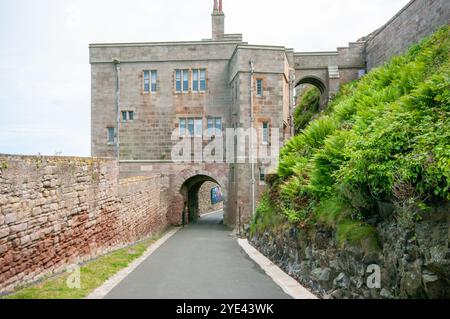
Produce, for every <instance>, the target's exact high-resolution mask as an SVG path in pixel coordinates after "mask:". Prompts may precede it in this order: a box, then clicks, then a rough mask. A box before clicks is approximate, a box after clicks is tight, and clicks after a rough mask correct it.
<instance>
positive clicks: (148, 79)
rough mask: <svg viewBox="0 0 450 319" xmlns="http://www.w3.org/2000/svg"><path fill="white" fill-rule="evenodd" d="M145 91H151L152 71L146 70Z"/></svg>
mask: <svg viewBox="0 0 450 319" xmlns="http://www.w3.org/2000/svg"><path fill="white" fill-rule="evenodd" d="M144 92H146V93H147V92H150V72H149V71H144Z"/></svg>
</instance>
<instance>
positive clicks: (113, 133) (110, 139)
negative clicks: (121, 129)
mask: <svg viewBox="0 0 450 319" xmlns="http://www.w3.org/2000/svg"><path fill="white" fill-rule="evenodd" d="M107 130H108V144H113V143H114V141H115V138H116V129H115V128H114V127H108V128H107Z"/></svg>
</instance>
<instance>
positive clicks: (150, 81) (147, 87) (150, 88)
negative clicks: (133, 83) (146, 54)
mask: <svg viewBox="0 0 450 319" xmlns="http://www.w3.org/2000/svg"><path fill="white" fill-rule="evenodd" d="M157 78H158V73H157V71H155V70H153V71H149V70H144V93H150V92H151V93H155V92H156V90H157V86H156V81H157Z"/></svg>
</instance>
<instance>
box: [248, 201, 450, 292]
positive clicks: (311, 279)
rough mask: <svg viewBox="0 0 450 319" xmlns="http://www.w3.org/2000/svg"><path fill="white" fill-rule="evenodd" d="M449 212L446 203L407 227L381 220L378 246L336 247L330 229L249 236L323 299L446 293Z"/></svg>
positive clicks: (449, 269) (448, 285) (449, 257)
mask: <svg viewBox="0 0 450 319" xmlns="http://www.w3.org/2000/svg"><path fill="white" fill-rule="evenodd" d="M449 213H450V204H448V203H447V204H445V205H441V206H439V207H437V208H434V210H433V211H432V212H430V213H428V214H427V215H426V216H424V218H423V219H422V220H421V221H420V222H417V223H415V224H414V225H410V226H408V227H406V226H401V225H399V224H398V223H397V222H396V221H394V220H390V221H385V222H382V223H380V224H379V225H378V233H379V241H380V246H381V248H380V250H379V251H365V250H364V249H362V248H359V247H354V246H350V245H346V246H345V247H343V248H339V247H337V245H336V243H335V241H334V239H333V234H331V233H327V232H321V233H320V234H319V235H317V234H316V235H315V236H307V235H306V234H304V233H303V232H302V230H299V229H297V228H290V229H288V228H284V229H283V230H279V229H277V230H274V229H272V230H266V231H264V232H263V233H258V232H257V233H255V234H254V236H252V237H251V238H250V241H251V242H252V243H253V245H254V246H255V247H256V248H258V249H259V250H260V251H261V252H262V253H263V254H265V255H266V256H267V257H268V258H270V259H271V260H272V261H273V262H275V263H276V264H278V265H279V266H280V267H281V268H282V269H284V270H285V271H286V272H287V273H289V274H290V275H291V276H293V277H294V278H295V279H297V280H298V281H299V282H300V283H302V284H303V285H305V286H307V287H309V288H310V289H311V290H312V291H314V292H315V293H317V294H318V295H321V296H322V297H324V298H338V299H341V298H376V299H378V298H384V299H391V298H450V282H449V281H450V253H449V246H448V242H449V226H450V223H449V215H450V214H449ZM311 237H313V238H311ZM378 271H379V272H378ZM377 274H378V275H379V280H377V278H376V276H377Z"/></svg>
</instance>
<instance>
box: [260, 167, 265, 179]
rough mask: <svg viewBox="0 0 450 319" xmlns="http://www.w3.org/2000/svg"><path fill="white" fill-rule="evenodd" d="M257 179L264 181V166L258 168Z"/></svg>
mask: <svg viewBox="0 0 450 319" xmlns="http://www.w3.org/2000/svg"><path fill="white" fill-rule="evenodd" d="M259 181H260V182H265V181H266V172H265V170H264V168H262V167H261V168H260V169H259Z"/></svg>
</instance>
